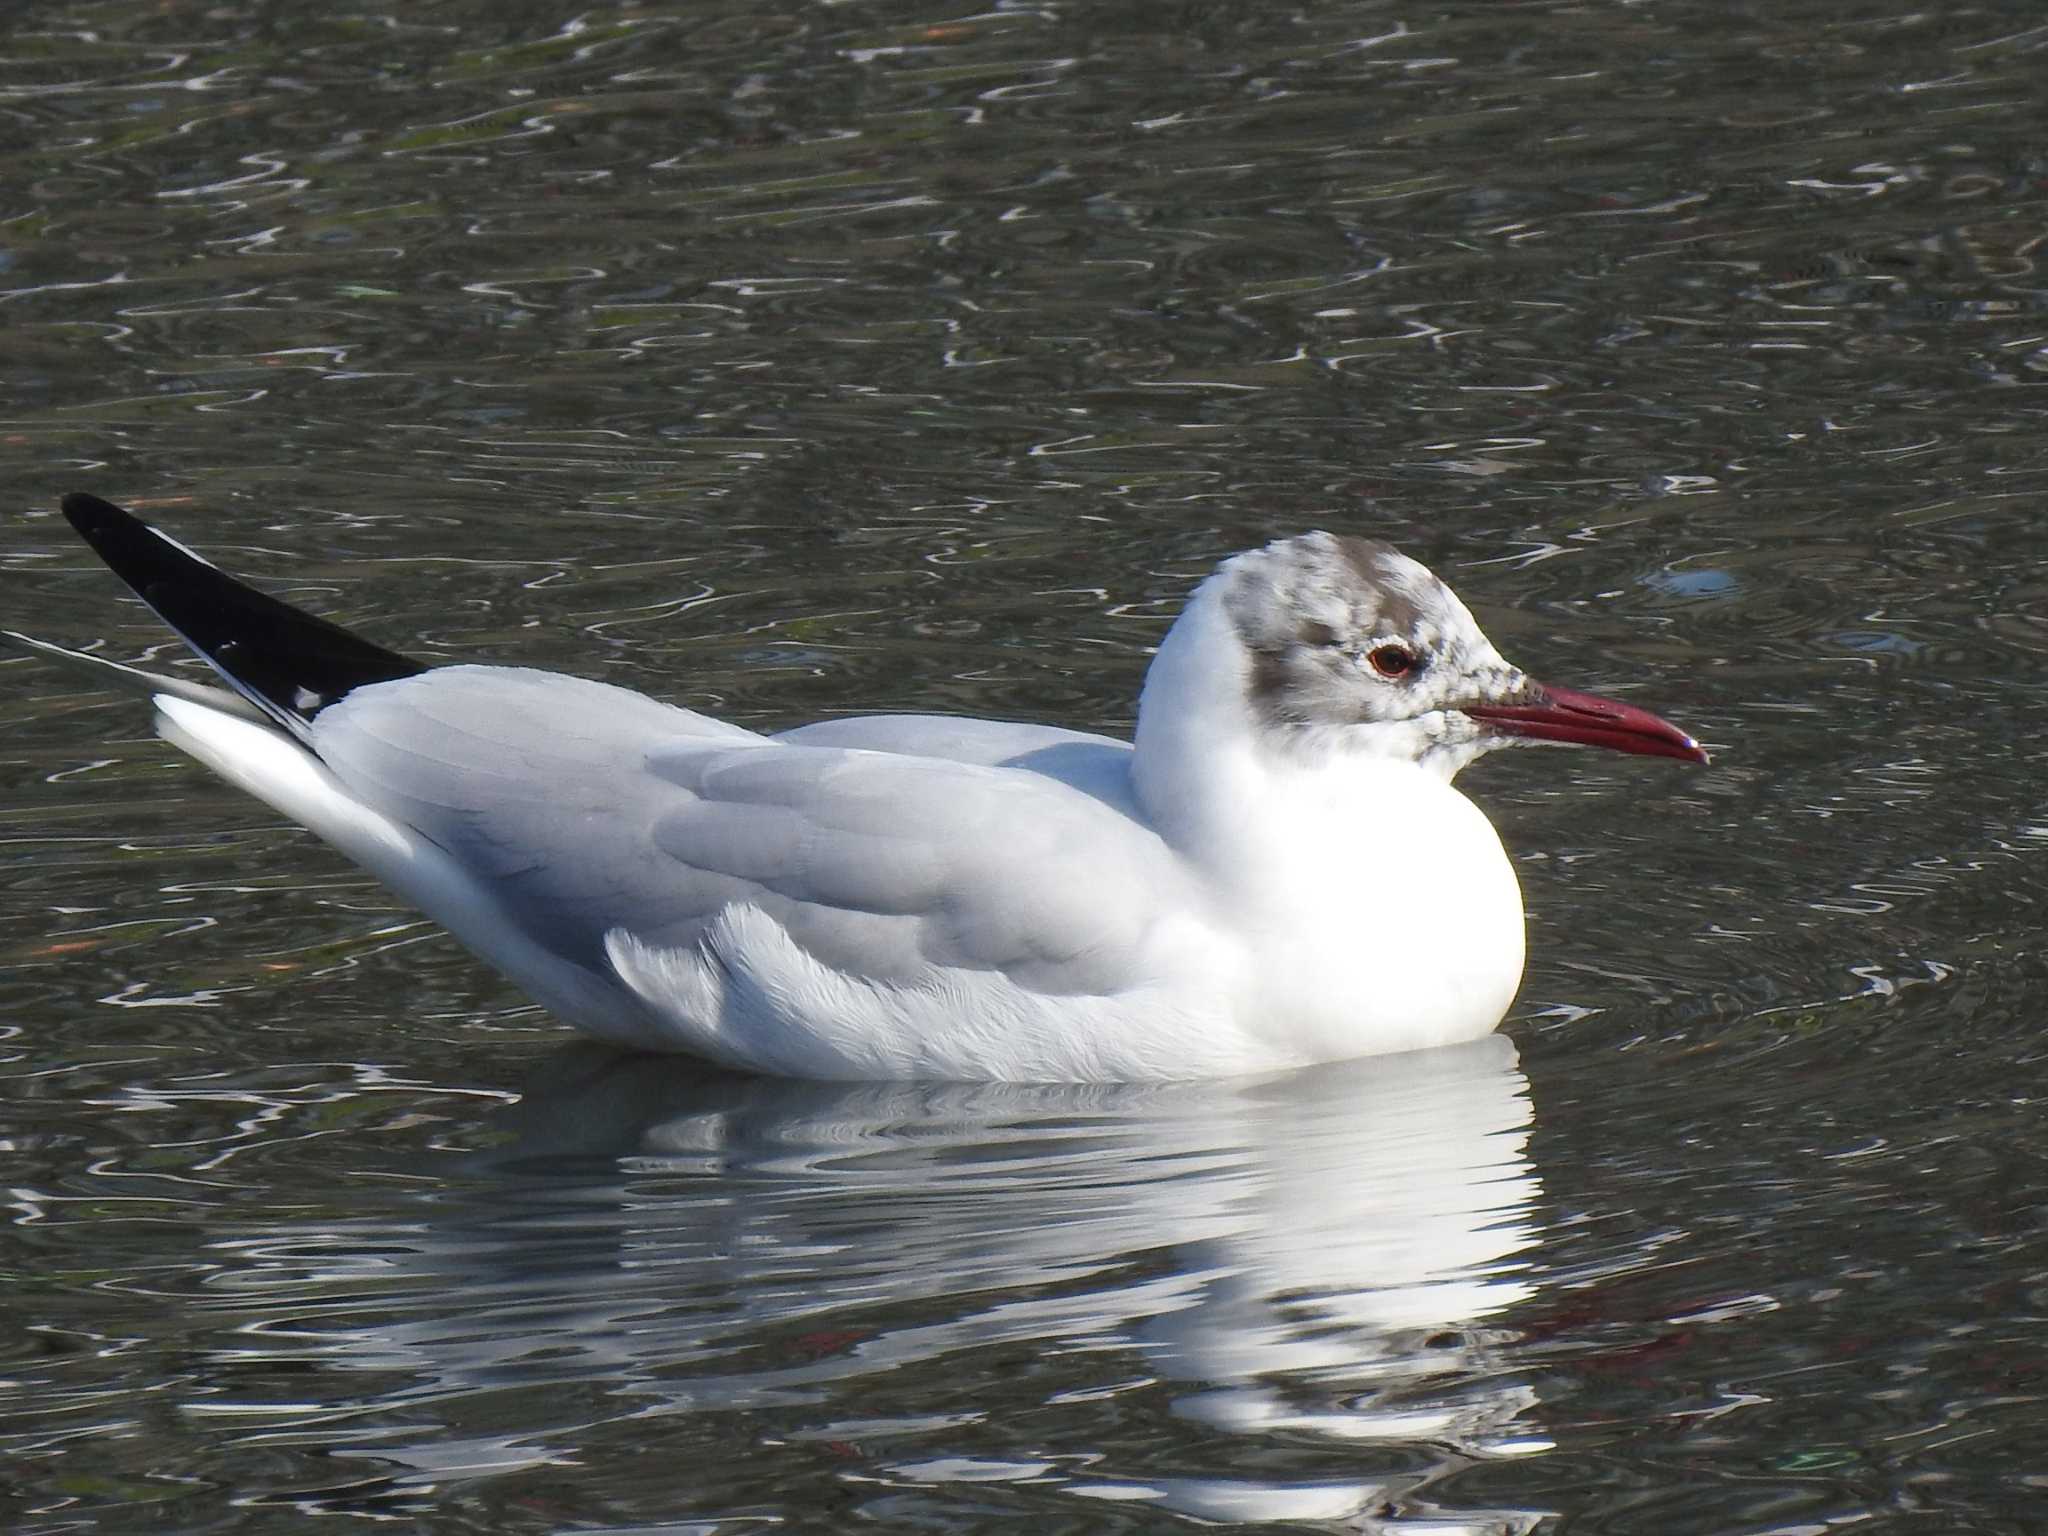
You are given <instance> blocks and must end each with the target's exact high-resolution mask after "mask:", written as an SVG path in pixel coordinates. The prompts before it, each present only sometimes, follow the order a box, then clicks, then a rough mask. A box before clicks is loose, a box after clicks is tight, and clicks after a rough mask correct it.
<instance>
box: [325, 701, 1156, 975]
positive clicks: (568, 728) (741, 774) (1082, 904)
mask: <svg viewBox="0 0 2048 1536" xmlns="http://www.w3.org/2000/svg"><path fill="white" fill-rule="evenodd" d="M311 744H312V746H313V748H314V750H315V751H316V752H317V753H318V754H319V755H320V757H321V758H322V759H323V761H325V762H326V763H327V765H328V766H329V768H330V769H331V770H332V771H333V772H334V773H335V774H336V776H337V777H338V778H340V779H341V780H342V781H343V782H344V783H345V784H346V785H347V786H348V787H349V788H350V789H351V790H352V791H353V792H355V793H357V794H359V795H361V796H362V797H363V798H364V800H365V801H366V802H367V803H369V804H371V805H373V806H374V807H375V808H377V809H378V810H380V811H382V812H383V813H384V814H386V815H389V816H392V817H395V818H397V819H399V820H402V821H404V822H406V823H407V824H409V825H411V826H413V827H414V828H416V829H418V830H419V831H420V832H421V833H422V834H423V835H424V836H426V837H427V838H429V839H430V840H431V841H433V842H435V843H437V844H438V845H440V846H441V847H442V848H444V849H445V850H447V851H448V852H449V853H450V854H451V855H453V856H454V857H455V858H456V860H457V861H458V862H460V863H461V864H463V865H464V866H465V867H467V868H469V869H470V870H472V871H473V872H475V874H476V875H477V877H478V878H479V880H481V881H483V882H484V883H486V884H487V886H488V887H489V888H490V890H491V892H492V894H493V895H494V896H495V898H496V899H497V901H498V902H499V903H500V904H501V906H502V907H503V909H504V910H505V912H506V914H507V917H508V920H510V921H512V922H514V923H516V924H517V925H518V926H520V927H521V928H522V929H523V930H524V931H525V932H526V933H527V934H528V935H529V936H530V937H532V938H533V939H534V940H535V941H536V942H538V943H541V944H544V945H546V946H547V947H549V948H550V949H552V950H554V951H556V952H557V953H560V954H562V955H564V956H565V957H566V958H571V959H574V960H576V961H577V962H578V963H581V964H584V965H589V966H592V967H598V968H601V967H603V966H604V965H605V963H606V961H605V955H606V941H607V938H608V936H610V935H613V934H615V933H620V932H623V933H625V934H628V935H630V936H632V937H633V938H635V939H637V940H638V941H640V943H642V944H644V945H647V946H650V947H654V948H661V949H684V948H688V947H689V946H693V945H699V944H710V943H713V942H716V941H717V940H716V936H715V934H714V929H717V930H718V932H722V933H725V934H730V933H732V932H734V931H736V930H735V928H734V925H731V924H727V925H725V926H724V927H723V928H722V929H719V928H718V920H719V918H720V917H721V915H723V914H726V913H728V912H731V911H733V910H735V909H738V908H753V909H756V910H758V911H759V912H761V913H763V914H765V915H766V916H767V917H768V918H770V919H772V920H773V922H774V923H775V924H777V925H778V926H779V927H780V928H781V929H782V930H783V931H784V932H785V933H786V934H787V935H788V936H789V938H790V939H791V940H793V941H794V942H795V943H796V944H797V945H798V946H799V947H800V948H801V949H802V950H803V951H804V952H805V953H807V954H808V955H809V956H811V957H812V958H813V959H815V960H817V961H818V962H819V963H821V964H822V965H825V966H827V967H829V968H831V969H832V970H833V971H835V972H838V973H840V974H842V975H845V976H848V977H852V978H857V979H862V980H870V981H876V982H883V983H888V984H891V985H895V986H916V985H918V984H920V983H921V982H924V981H927V980H929V979H931V978H932V977H933V976H934V974H935V973H936V972H939V971H943V970H946V969H957V970H969V971H996V972H1001V973H1002V974H1004V975H1005V976H1007V977H1009V978H1010V979H1011V980H1012V981H1014V982H1016V983H1017V984H1018V985H1020V986H1023V987H1028V988H1030V989H1031V990H1033V991H1036V992H1043V993H1051V994H1081V993H1110V992H1115V991H1119V990H1121V989H1123V988H1126V987H1129V986H1133V985H1137V984H1139V983H1141V982H1142V981H1143V980H1145V979H1146V978H1145V975H1144V949H1145V939H1146V936H1147V934H1148V932H1149V931H1150V929H1151V926H1152V924H1153V922H1154V920H1155V916H1156V914H1157V913H1158V912H1160V911H1161V910H1162V905H1163V904H1164V905H1165V906H1167V907H1170V906H1171V905H1173V904H1174V903H1175V902H1176V901H1179V900H1181V899H1182V898H1181V896H1180V894H1179V893H1180V890H1181V881H1182V879H1183V876H1182V874H1181V871H1180V870H1179V868H1178V865H1177V861H1176V859H1175V858H1174V856H1173V854H1172V853H1171V851H1170V850H1168V849H1167V848H1166V847H1165V846H1164V844H1163V843H1161V842H1160V840H1159V838H1158V837H1157V836H1156V834H1154V833H1153V832H1151V831H1150V830H1149V829H1147V828H1146V827H1145V826H1143V825H1142V824H1141V823H1140V822H1138V821H1137V820H1135V819H1134V818H1133V817H1131V816H1130V815H1128V814H1126V813H1125V812H1124V811H1122V810H1120V809H1119V808H1118V807H1117V806H1116V805H1115V804H1114V803H1112V801H1111V800H1110V799H1105V798H1104V797H1102V796H1101V795H1099V794H1097V793H1092V792H1089V791H1088V790H1084V789H1077V788H1075V787H1072V786H1070V785H1068V784H1066V783H1064V782H1062V781H1061V780H1060V779H1058V778H1057V777H1052V776H1048V775H1047V774H1046V773H1042V772H1032V771H1030V770H1029V769H1022V768H1011V767H1001V766H993V765H989V764H986V763H975V762H953V761H946V760H942V759H937V758H927V757H920V756H916V755H912V754H908V753H904V752H877V751H873V750H861V749H853V748H847V747H840V746H826V745H809V744H802V743H790V742H782V741H776V740H773V739H769V738H764V737H761V736H757V735H755V734H753V733H752V732H748V731H745V730H742V729H740V728H738V727H734V726H728V725H723V724H721V723H719V722H717V721H713V720H709V719H707V718H706V717H704V716H701V715H696V714H693V713H691V712H689V711H687V710H680V709H676V708H673V707H672V706H669V705H664V704H659V703H656V702H655V701H653V700H650V699H647V698H645V697H643V696H641V695H638V694H634V693H630V692H627V691H625V690H623V689H617V688H612V687H609V686H607V685H605V684H601V683H592V682H586V681H583V680H580V679H576V678H568V677H562V676H559V675H556V674H550V673H538V672H528V671H524V670H521V669H515V668H495V667H448V668H441V669H437V670H435V671H433V672H429V673H425V674H422V675H420V676H418V677H414V678H408V679H404V680H401V681H397V682H392V683H387V684H382V685H380V686H378V687H375V688H370V689H364V690H361V691H360V692H358V693H355V694H352V695H351V696H350V697H348V698H347V699H344V700H343V701H342V702H341V703H339V704H336V705H334V706H332V707H330V708H329V709H327V710H325V711H323V712H322V713H321V714H320V716H319V717H318V718H317V720H316V721H315V723H314V727H313V740H312V743H311ZM1107 745H1108V746H1110V747H1114V746H1115V744H1114V743H1110V744H1107Z"/></svg>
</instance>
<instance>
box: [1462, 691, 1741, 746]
mask: <svg viewBox="0 0 2048 1536" xmlns="http://www.w3.org/2000/svg"><path fill="white" fill-rule="evenodd" d="M1463 712H1464V713H1465V714H1467V715H1470V716H1471V717H1472V718H1473V719H1474V720H1484V721H1485V722H1486V723H1487V724H1488V725H1490V726H1492V727H1494V729H1496V730H1498V731H1501V732H1503V733H1504V734H1506V735H1509V736H1527V737H1530V738H1532V739H1534V740H1536V741H1570V742H1576V743H1578V744H1579V745H1581V746H1587V747H1606V748H1608V749H1610V750H1611V751H1615V752H1635V753H1639V754H1641V755H1642V756H1644V757H1678V758H1683V759H1685V761H1687V762H1689V763H1704V762H1706V761H1707V754H1706V752H1705V750H1704V749H1703V748H1702V747H1701V746H1700V744H1699V743H1698V742H1696V741H1694V740H1693V739H1692V738H1691V737H1690V736H1688V735H1686V734H1685V732H1683V731H1681V730H1680V729H1679V728H1678V727H1677V726H1675V725H1673V724H1672V723H1671V722H1670V721H1668V720H1660V719H1658V718H1657V717H1656V716H1655V715H1653V714H1651V713H1650V712H1649V711H1648V710H1647V709H1637V708H1636V707H1635V706H1634V705H1633V704H1623V703H1621V702H1619V701H1618V700H1615V699H1603V698H1601V697H1600V695H1598V694H1597V693H1577V692H1575V691H1573V690H1572V689H1570V688H1549V687H1545V686H1544V685H1543V684H1541V683H1534V682H1532V683H1530V684H1529V687H1528V691H1527V692H1526V693H1524V694H1523V695H1522V702H1521V703H1518V704H1467V705H1465V706H1464V710H1463Z"/></svg>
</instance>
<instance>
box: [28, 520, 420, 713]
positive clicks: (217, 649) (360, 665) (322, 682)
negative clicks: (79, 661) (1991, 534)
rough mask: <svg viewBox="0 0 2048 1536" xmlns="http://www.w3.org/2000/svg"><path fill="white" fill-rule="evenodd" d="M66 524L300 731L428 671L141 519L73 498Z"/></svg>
mask: <svg viewBox="0 0 2048 1536" xmlns="http://www.w3.org/2000/svg"><path fill="white" fill-rule="evenodd" d="M62 507H63V512H64V517H65V520H66V521H67V522H69V523H70V524H71V526H72V527H73V528H74V529H76V530H77V531H78V536H79V537H80V538H82V539H84V540H85V542H86V543H87V544H89V545H91V546H92V549H93V552H94V553H95V554H97V555H98V556H99V557H100V558H101V559H102V560H104V561H106V562H107V566H108V568H109V569H111V570H112V571H113V573H114V574H115V575H116V576H119V577H120V578H121V579H122V580H123V581H125V582H127V583H128V585H129V586H130V587H132V588H133V589H134V591H135V595H136V596H137V597H139V598H141V599H142V600H143V601H144V602H145V603H147V604H149V606H150V607H151V608H153V609H155V610H156V614H157V617H159V618H160V619H162V620H163V621H164V622H165V623H166V624H168V625H170V626H171V628H173V629H175V630H176V631H177V632H178V634H179V635H180V636H181V637H182V638H183V639H184V641H185V643H186V644H187V645H189V646H191V647H192V649H193V650H195V651H197V652H198V653H199V654H200V655H201V656H204V657H205V658H206V659H207V660H208V661H209V662H211V663H212V664H213V667H214V670H215V671H217V672H219V673H220V675H221V676H222V677H224V678H226V679H227V680H228V682H229V683H231V684H232V685H233V686H234V688H235V690H236V691H237V692H238V693H240V694H242V695H243V696H244V697H245V698H247V699H248V700H249V701H250V702H251V703H254V704H256V705H258V706H259V707H261V708H262V709H263V710H264V711H265V712H266V713H267V714H269V715H270V716H271V717H272V718H274V719H276V720H278V721H279V722H281V723H283V724H285V725H288V726H291V727H292V728H294V729H299V728H302V727H304V726H305V725H306V724H307V723H308V722H310V721H311V720H312V718H313V716H315V715H316V714H318V713H319V712H320V711H321V710H322V709H324V708H326V707H327V706H328V705H329V704H333V703H335V702H337V701H338V700H340V699H342V698H343V697H345V696H346V695H347V694H348V693H349V692H350V690H352V689H355V688H360V687H363V686H364V685H365V684H368V683H383V682H390V681H392V680H393V679H396V678H401V677H411V676H413V675H414V674H415V673H419V672H424V671H425V670H426V668H425V667H423V666H422V665H421V664H420V663H418V662H416V661H414V660H412V659H411V658H410V657H406V656H401V655H399V654H398V653H397V652H396V651H387V650H385V649H384V648H383V647H382V646H377V645H372V644H371V643H370V642H369V641H367V640H364V639H362V638H361V637H360V636H357V635H352V634H350V633H349V632H348V631H347V630H345V629H343V628H341V627H340V626H339V625H337V624H330V623H328V622H327V620H325V619H321V618H315V617H314V616H313V615H312V614H310V613H307V612H305V611H303V610H302V609H298V608H294V607H292V605H291V604H289V603H284V602H280V601H278V599H276V598H274V597H271V596H269V595H268V594H266V593H263V592H258V591H257V590H256V589H255V588H254V587H251V586H247V585H245V584H243V583H242V582H239V581H237V580H235V579H234V577H232V576H230V575H228V574H227V573H226V572H224V571H222V570H221V569H220V568H219V567H217V566H215V565H212V564H210V563H209V562H207V561H205V560H202V559H200V558H199V556H197V555H195V554H193V553H192V551H191V550H189V549H187V548H185V547H184V545H182V544H180V543H179V542H178V541H177V540H176V539H173V538H171V537H170V536H169V535H168V534H164V533H159V532H158V531H157V530H156V529H155V528H152V527H151V526H150V525H149V524H148V523H145V522H144V521H143V520H142V519H141V518H139V517H137V516H136V515H135V514H134V513H132V512H128V511H125V510H123V509H122V508H120V507H117V506H115V505H114V504H113V503H112V502H110V501H102V500H100V498H99V497H97V496H88V495H86V494H85V493H83V492H74V493H73V494H71V495H69V496H66V497H65V498H64V500H63V503H62Z"/></svg>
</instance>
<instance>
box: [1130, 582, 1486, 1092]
mask: <svg viewBox="0 0 2048 1536" xmlns="http://www.w3.org/2000/svg"><path fill="white" fill-rule="evenodd" d="M1224 579H1225V577H1224V576H1222V575H1219V576H1217V577H1212V578H1211V579H1210V580H1209V581H1208V582H1206V583H1204V584H1203V586H1202V587H1201V588H1200V589H1199V590H1198V591H1197V592H1196V594H1195V596H1194V598H1193V599H1192V600H1191V601H1190V602H1189V604H1188V606H1187V608H1186V609H1185V610H1184V611H1183V613H1182V614H1181V616H1180V619H1179V620H1178V621H1177V622H1176V623H1175V624H1174V626H1173V628H1172V630H1171V631H1170V632H1169V633H1168V635H1167V637H1166V640H1165V642H1164V644H1163V645H1162V646H1161V647H1160V650H1159V654H1158V655H1157V656H1156V657H1154V658H1153V662H1152V666H1151V669H1150V670H1149V672H1148V673H1147V674H1146V679H1145V688H1144V693H1143V694H1142V696H1141V698H1140V700H1139V705H1138V729H1137V737H1136V750H1135V753H1134V757H1133V761H1132V777H1133V780H1134V782H1135V786H1136V789H1137V794H1138V800H1139V803H1140V804H1141V805H1142V807H1143V808H1144V811H1145V813H1146V815H1147V817H1148V818H1149V819H1150V820H1151V822H1152V825H1153V826H1154V827H1156V828H1157V829H1158V830H1159V832H1160V833H1161V835H1162V836H1163V837H1165V839H1166V840H1167V841H1168V842H1169V843H1170V844H1172V845H1173V847H1174V848H1175V849H1176V850H1177V851H1178V852H1179V853H1180V854H1181V856H1182V857H1183V858H1185V859H1186V860H1187V861H1188V862H1189V864H1190V865H1191V866H1193V868H1194V869H1195V870H1196V871H1197V872H1198V873H1199V875H1200V876H1201V877H1202V879H1203V881H1204V884H1205V885H1206V886H1207V888H1208V889H1209V891H1210V894H1211V899H1212V900H1214V901H1215V902H1216V903H1217V904H1218V906H1219V907H1220V908H1223V909H1225V910H1227V911H1228V912H1229V913H1230V915H1231V926H1232V928H1233V929H1234V930H1235V931H1238V932H1243V933H1247V934H1250V935H1251V936H1252V943H1253V944H1254V946H1255V947H1256V948H1258V949H1259V951H1260V954H1259V957H1258V960H1257V962H1256V963H1255V964H1254V966H1253V967H1252V973H1253V974H1256V975H1258V976H1260V977H1263V978H1265V981H1264V982H1263V983H1262V992H1261V995H1260V996H1258V997H1256V998H1250V999H1246V1000H1244V1002H1243V1003H1242V1004H1241V1006H1242V1007H1243V1008H1244V1009H1245V1010H1246V1011H1247V1012H1248V1013H1250V1014H1252V1015H1255V1016H1263V1017H1264V1018H1265V1019H1266V1020H1267V1023H1268V1027H1269V1028H1270V1029H1271V1030H1273V1031H1274V1032H1276V1033H1282V1034H1285V1035H1287V1036H1289V1037H1292V1038H1293V1039H1295V1040H1296V1041H1297V1042H1298V1043H1299V1045H1300V1046H1301V1048H1302V1049H1304V1050H1307V1051H1312V1052H1324V1051H1326V1050H1327V1048H1328V1047H1329V1046H1330V1045H1331V1044H1333V1043H1335V1042H1336V1041H1337V1040H1340V1039H1345V1038H1352V1039H1355V1038H1356V1037H1357V1036H1358V1035H1359V1034H1360V1033H1361V1032H1364V1033H1369V1034H1371V1035H1372V1036H1373V1038H1374V1041H1375V1047H1374V1048H1376V1049H1382V1050H1385V1049H1401V1048H1404V1047H1407V1046H1417V1047H1419V1046H1426V1045H1440V1044H1445V1043H1449V1042H1450V1041H1453V1040H1459V1039H1467V1038H1471V1037H1474V1036H1478V1035H1482V1034H1485V1033H1486V1032H1487V1031H1489V1030H1491V1029H1492V1028H1493V1026H1494V1025H1495V1024H1496V1023H1498V1022H1499V1020H1500V1018H1501V1016H1502V1014H1503V1013H1505V1012H1506V1010H1507V1007H1508V1005H1509V1004H1510V1003H1511V1002H1512V1001H1513V999H1514V993H1515V989H1516V987H1517V986H1518V985H1519V984H1520V981H1521V972H1522V958H1523V929H1522V903H1521V892H1520V889H1519V887H1518V885H1517V883H1516V880H1515V875H1514V870H1513V867H1512V866H1511V865H1510V864H1509V862H1508V859H1507V856H1506V854H1505V853H1504V852H1503V851H1502V849H1501V845H1500V839H1499V837H1498V836H1497V835H1496V834H1495V832H1494V830H1493V827H1492V825H1491V823H1489V822H1488V821H1487V819H1486V817H1485V816H1484V815H1483V814H1482V813H1481V812H1480V811H1479V809H1478V807H1476V806H1475V805H1473V804H1472V802H1471V801H1469V800H1467V799H1466V798H1465V797H1464V795H1462V794H1460V793H1459V792H1458V791H1457V790H1456V789H1454V788H1453V787H1452V786H1451V785H1450V783H1449V782H1448V779H1447V777H1446V774H1445V772H1444V771H1442V770H1441V769H1429V768H1424V767H1422V766H1420V765H1419V764H1418V763H1417V762H1416V761H1414V759H1413V758H1412V756H1407V755H1403V754H1401V753H1398V752H1389V751H1387V750H1385V747H1386V746H1387V745H1388V738H1387V737H1385V736H1376V735H1375V728H1374V727H1371V726H1291V725H1277V724H1274V723H1272V722H1269V721H1265V720H1261V719H1259V718H1258V717H1257V714H1256V705H1255V703H1254V702H1253V699H1252V696H1251V683H1252V678H1251V666H1252V663H1251V658H1250V656H1249V655H1248V654H1247V652H1246V650H1245V647H1244V645H1243V643H1242V642H1241V641H1240V640H1239V638H1238V635H1237V632H1236V629H1235V627H1234V626H1233V624H1232V623H1231V620H1230V617H1229V615H1228V614H1227V613H1226V611H1225V609H1224V604H1223V601H1222V594H1221V591H1220V587H1221V583H1222V582H1223V580H1224ZM1274 978H1285V979H1284V981H1283V982H1281V983H1280V984H1278V985H1275V984H1274ZM1327 1054H1328V1055H1333V1056H1334V1055H1339V1054H1344V1053H1343V1052H1341V1051H1334V1050H1330V1051H1328V1052H1327Z"/></svg>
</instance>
